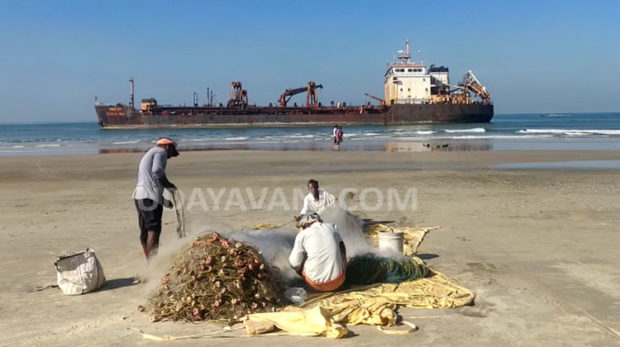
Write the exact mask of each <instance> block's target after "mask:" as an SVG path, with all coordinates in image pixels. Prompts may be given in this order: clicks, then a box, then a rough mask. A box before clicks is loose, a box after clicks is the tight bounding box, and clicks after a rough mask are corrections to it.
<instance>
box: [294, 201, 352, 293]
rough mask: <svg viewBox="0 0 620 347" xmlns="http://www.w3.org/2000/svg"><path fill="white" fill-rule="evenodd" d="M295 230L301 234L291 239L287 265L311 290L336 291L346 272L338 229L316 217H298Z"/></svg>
mask: <svg viewBox="0 0 620 347" xmlns="http://www.w3.org/2000/svg"><path fill="white" fill-rule="evenodd" d="M298 226H299V227H300V228H301V229H302V230H301V231H300V232H299V234H297V237H295V245H294V246H293V250H292V251H291V254H290V255H289V257H288V261H289V263H290V264H291V266H292V267H293V269H295V271H297V273H299V274H300V275H301V276H303V278H304V280H305V282H306V283H307V284H308V285H309V286H310V287H312V288H313V289H316V290H318V291H321V292H328V291H334V290H337V289H338V288H340V287H341V286H342V284H343V283H344V279H345V270H346V268H347V254H346V249H345V246H344V242H343V241H342V238H341V237H340V234H339V233H338V227H337V226H336V225H335V224H331V223H323V221H322V220H321V217H320V216H319V215H318V214H317V213H309V214H304V215H303V216H301V218H300V221H299V224H298Z"/></svg>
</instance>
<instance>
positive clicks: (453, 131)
mask: <svg viewBox="0 0 620 347" xmlns="http://www.w3.org/2000/svg"><path fill="white" fill-rule="evenodd" d="M444 131H445V132H447V133H484V132H486V129H484V128H471V129H444Z"/></svg>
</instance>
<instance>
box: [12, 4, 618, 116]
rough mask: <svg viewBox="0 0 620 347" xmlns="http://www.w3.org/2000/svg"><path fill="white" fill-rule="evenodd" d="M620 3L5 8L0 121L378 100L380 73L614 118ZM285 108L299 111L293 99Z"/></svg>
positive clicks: (514, 103) (514, 102)
mask: <svg viewBox="0 0 620 347" xmlns="http://www.w3.org/2000/svg"><path fill="white" fill-rule="evenodd" d="M618 18H620V2H619V1H515V2H510V3H508V2H504V1H412V0H409V1H398V0H396V1H389V2H385V1H363V2H362V1H321V0H316V1H303V2H302V1H290V0H288V1H268V0H264V1H242V0H237V1H112V0H107V1H62V0H59V1H2V0H0V105H1V107H0V122H3V123H6V122H11V123H13V122H22V121H24V122H31V121H89V120H93V121H94V119H95V117H96V116H95V112H94V109H93V103H94V97H95V96H97V97H98V98H99V100H100V101H102V102H104V103H116V102H124V103H126V102H128V100H129V84H128V82H127V81H128V79H129V78H130V77H132V76H133V77H134V78H135V80H136V100H139V99H141V98H147V97H155V98H156V99H158V101H159V102H160V103H163V104H173V105H179V104H188V105H189V104H191V103H192V96H193V93H194V91H196V92H198V94H199V101H200V103H201V104H202V103H204V102H205V99H206V88H207V87H211V88H212V89H214V91H215V93H216V97H215V98H216V101H217V102H223V103H225V102H226V100H227V99H228V91H229V85H230V82H231V81H236V80H239V81H242V82H243V86H244V88H245V89H247V90H248V95H249V99H250V103H256V104H258V105H266V104H268V103H269V102H273V103H276V101H277V98H278V96H279V95H280V94H281V93H282V91H283V90H284V89H286V88H296V87H301V86H304V85H305V84H306V82H307V81H310V80H313V81H316V82H317V83H321V84H323V86H324V89H323V90H321V91H320V94H319V101H322V102H323V103H329V101H331V100H334V101H345V102H347V103H351V104H360V103H365V102H367V101H369V99H367V98H366V97H365V96H364V92H369V93H371V94H375V95H379V96H382V94H383V74H384V72H385V68H386V63H388V62H390V61H391V60H392V56H393V55H394V53H395V52H396V51H397V50H398V49H402V48H403V46H404V41H405V39H406V38H409V39H410V40H411V41H412V43H413V50H414V52H417V51H418V50H420V51H421V54H417V53H416V54H415V55H414V58H415V59H416V60H419V57H421V58H422V59H423V61H424V62H425V63H426V64H431V63H434V64H437V65H446V66H449V68H450V73H451V79H452V81H453V82H456V81H457V80H459V79H461V78H462V75H463V74H464V73H465V72H466V71H467V70H469V69H471V70H473V71H474V73H475V74H476V75H477V76H478V78H479V79H480V80H481V82H482V83H483V84H485V85H486V86H487V87H488V89H489V90H490V91H491V93H492V99H493V101H494V103H495V105H496V113H545V112H612V111H620V97H618V95H619V94H620V90H619V89H618V80H619V79H620V64H619V62H620V24H619V23H620V20H618ZM292 101H298V102H300V103H301V102H304V96H303V95H299V96H297V97H296V98H293V99H292Z"/></svg>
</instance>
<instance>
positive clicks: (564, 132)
mask: <svg viewBox="0 0 620 347" xmlns="http://www.w3.org/2000/svg"><path fill="white" fill-rule="evenodd" d="M517 133H518V134H547V135H558V136H591V135H604V136H620V130H618V129H524V130H519V131H517Z"/></svg>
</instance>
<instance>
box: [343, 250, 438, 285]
mask: <svg viewBox="0 0 620 347" xmlns="http://www.w3.org/2000/svg"><path fill="white" fill-rule="evenodd" d="M430 272H431V271H430V270H429V268H428V267H427V266H426V264H425V263H424V262H423V261H422V260H421V259H420V258H417V257H413V258H405V257H403V258H402V259H393V258H386V257H379V256H376V255H374V254H365V255H360V256H356V257H353V258H352V259H350V260H349V261H348V263H347V275H346V281H345V284H347V285H367V284H373V283H401V282H406V281H413V280H417V279H419V278H424V277H427V276H428V275H429V274H430Z"/></svg>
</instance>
